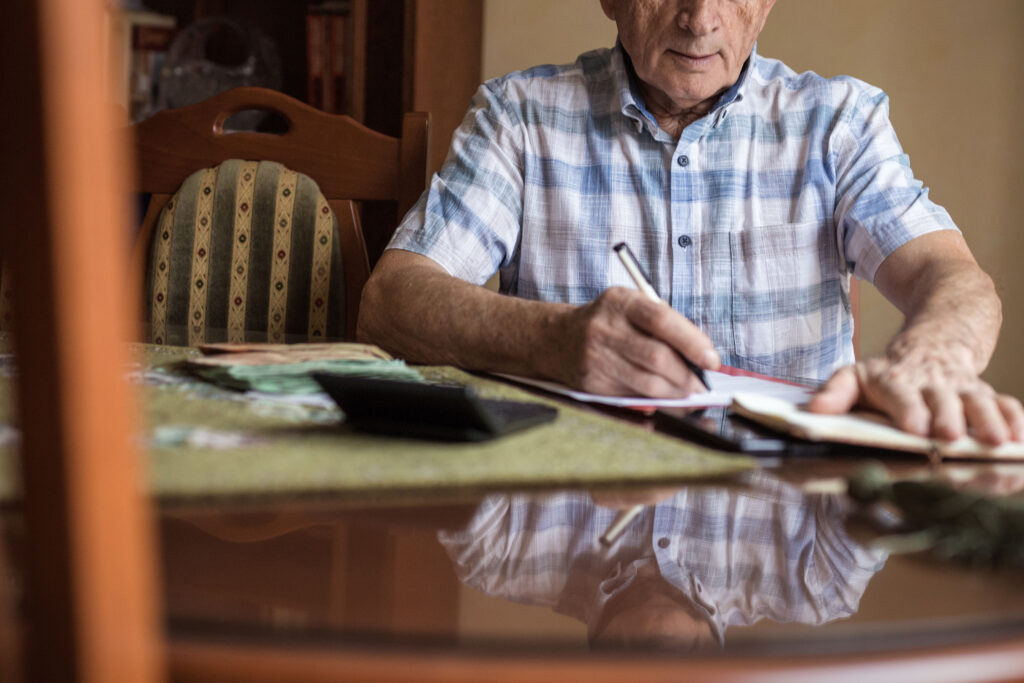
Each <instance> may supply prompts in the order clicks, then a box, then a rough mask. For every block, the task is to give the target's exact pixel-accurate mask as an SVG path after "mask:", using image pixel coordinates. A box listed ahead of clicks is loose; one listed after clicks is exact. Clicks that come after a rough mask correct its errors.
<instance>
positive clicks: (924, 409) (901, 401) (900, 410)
mask: <svg viewBox="0 0 1024 683" xmlns="http://www.w3.org/2000/svg"><path fill="white" fill-rule="evenodd" d="M867 393H868V394H869V395H871V403H872V404H873V406H874V407H876V408H878V409H879V410H881V411H882V412H884V413H886V414H887V415H888V416H889V417H890V418H891V419H892V421H893V422H894V423H895V424H896V426H897V427H899V428H900V429H902V430H903V431H905V432H909V433H911V434H917V435H918V436H928V434H929V433H930V431H931V429H930V428H931V412H930V411H929V410H928V404H927V403H926V402H925V400H924V396H923V395H922V393H921V391H920V389H919V388H918V387H915V386H907V385H904V384H898V383H892V384H888V385H875V386H873V387H872V388H871V390H869V391H868V392H867Z"/></svg>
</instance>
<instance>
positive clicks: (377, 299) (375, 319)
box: [356, 270, 387, 344]
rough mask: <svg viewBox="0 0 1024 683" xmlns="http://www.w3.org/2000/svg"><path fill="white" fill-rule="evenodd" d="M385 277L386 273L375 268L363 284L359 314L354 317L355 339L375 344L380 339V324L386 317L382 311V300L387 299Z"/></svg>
mask: <svg viewBox="0 0 1024 683" xmlns="http://www.w3.org/2000/svg"><path fill="white" fill-rule="evenodd" d="M385 279H386V274H384V273H381V272H379V271H377V270H375V271H374V272H373V274H372V275H370V279H369V280H367V281H366V284H365V285H363V292H362V295H361V296H360V297H359V315H358V317H357V318H356V341H359V342H362V343H364V344H376V343H378V341H379V340H380V337H381V335H382V330H381V326H382V324H383V322H385V321H386V319H387V314H386V312H385V311H384V302H385V301H386V300H387V297H386V295H385V293H384V289H385V283H384V282H383V280H385Z"/></svg>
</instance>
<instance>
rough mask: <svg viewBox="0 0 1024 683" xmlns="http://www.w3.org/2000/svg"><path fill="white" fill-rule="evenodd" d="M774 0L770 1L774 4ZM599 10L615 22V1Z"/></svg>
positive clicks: (604, 3) (604, 0) (604, 1)
mask: <svg viewBox="0 0 1024 683" xmlns="http://www.w3.org/2000/svg"><path fill="white" fill-rule="evenodd" d="M774 1H775V0H772V2H774ZM601 9H603V10H604V15H605V16H606V17H608V18H609V19H611V20H612V21H615V0H601Z"/></svg>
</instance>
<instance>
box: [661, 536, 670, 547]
mask: <svg viewBox="0 0 1024 683" xmlns="http://www.w3.org/2000/svg"><path fill="white" fill-rule="evenodd" d="M671 543H672V542H671V541H670V540H668V539H667V538H665V537H664V536H662V537H661V538H659V539H658V547H659V548H667V547H669V545H670V544H671Z"/></svg>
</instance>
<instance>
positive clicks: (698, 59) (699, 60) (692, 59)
mask: <svg viewBox="0 0 1024 683" xmlns="http://www.w3.org/2000/svg"><path fill="white" fill-rule="evenodd" d="M669 52H671V53H672V54H673V55H675V56H676V57H677V58H678V59H680V60H682V61H684V62H686V63H688V64H690V65H692V66H703V65H705V64H708V63H710V62H711V60H712V59H714V58H715V56H716V55H717V54H718V53H717V52H711V53H709V54H694V53H692V52H678V51H676V50H669Z"/></svg>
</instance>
